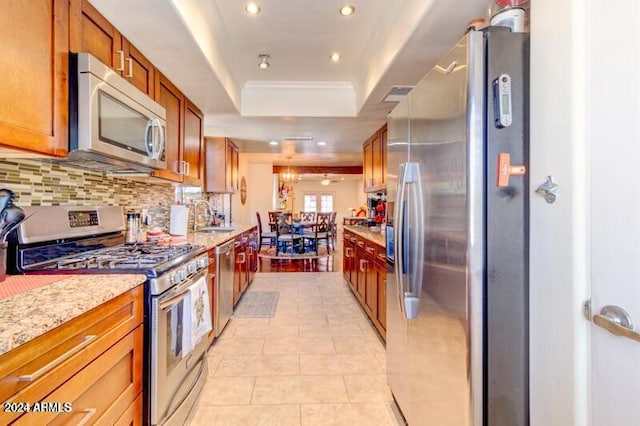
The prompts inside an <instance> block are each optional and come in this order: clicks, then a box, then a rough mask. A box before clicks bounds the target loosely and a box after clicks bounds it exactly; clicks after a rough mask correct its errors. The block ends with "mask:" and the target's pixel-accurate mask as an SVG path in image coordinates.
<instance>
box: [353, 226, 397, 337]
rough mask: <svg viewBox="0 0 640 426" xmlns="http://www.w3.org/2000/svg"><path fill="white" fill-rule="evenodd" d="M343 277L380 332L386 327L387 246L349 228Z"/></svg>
mask: <svg viewBox="0 0 640 426" xmlns="http://www.w3.org/2000/svg"><path fill="white" fill-rule="evenodd" d="M343 244H344V245H343V247H344V253H343V264H342V268H343V271H342V273H343V276H344V279H345V281H347V283H348V284H349V287H350V288H351V291H352V292H353V294H354V296H355V297H356V299H358V302H360V305H362V308H363V309H364V310H365V312H366V313H367V315H368V316H369V318H370V319H371V321H372V322H373V324H374V325H375V327H376V329H377V330H378V332H379V333H380V335H381V336H382V337H383V338H384V337H385V335H386V329H387V288H386V283H387V261H386V255H385V249H384V247H382V246H379V245H375V244H373V243H372V242H370V241H367V240H364V239H363V238H361V237H359V236H357V235H356V234H354V233H353V232H351V231H349V230H346V229H345V232H344V240H343Z"/></svg>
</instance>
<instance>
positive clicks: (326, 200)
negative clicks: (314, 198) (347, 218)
mask: <svg viewBox="0 0 640 426" xmlns="http://www.w3.org/2000/svg"><path fill="white" fill-rule="evenodd" d="M332 211H333V195H332V194H322V195H320V213H331V212H332Z"/></svg>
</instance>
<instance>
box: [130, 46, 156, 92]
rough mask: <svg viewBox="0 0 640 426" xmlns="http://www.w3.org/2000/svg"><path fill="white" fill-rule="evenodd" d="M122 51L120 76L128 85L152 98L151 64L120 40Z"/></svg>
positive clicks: (138, 52) (152, 79) (136, 50)
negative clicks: (122, 61)
mask: <svg viewBox="0 0 640 426" xmlns="http://www.w3.org/2000/svg"><path fill="white" fill-rule="evenodd" d="M122 51H123V54H124V70H123V71H122V76H123V77H124V78H125V79H126V80H127V81H128V82H129V83H131V84H133V85H134V86H136V87H137V88H138V89H140V90H141V91H142V92H144V93H146V94H147V95H148V96H150V97H152V98H153V94H154V83H155V78H154V77H155V76H154V73H155V68H154V67H153V64H152V63H151V61H149V60H148V59H147V58H145V57H144V55H143V54H142V53H140V51H139V50H138V49H136V47H135V46H134V45H132V44H131V43H130V42H129V40H127V39H125V38H123V39H122Z"/></svg>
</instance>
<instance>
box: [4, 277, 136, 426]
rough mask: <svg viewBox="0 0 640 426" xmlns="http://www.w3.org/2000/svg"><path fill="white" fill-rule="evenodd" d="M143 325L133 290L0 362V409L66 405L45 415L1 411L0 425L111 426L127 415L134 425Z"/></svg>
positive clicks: (9, 354)
mask: <svg viewBox="0 0 640 426" xmlns="http://www.w3.org/2000/svg"><path fill="white" fill-rule="evenodd" d="M142 321H143V286H138V287H136V288H134V289H132V290H130V291H129V292H127V293H124V294H122V295H120V296H117V297H116V298H114V299H111V300H109V301H108V302H105V303H103V304H102V305H100V306H98V307H96V308H94V309H92V310H90V311H89V312H87V313H85V314H83V315H80V316H79V317H77V318H74V319H72V320H70V321H68V322H66V323H64V324H62V325H60V326H58V327H56V328H54V329H53V330H51V331H49V332H48V333H45V334H44V335H42V336H39V337H36V338H35V339H33V340H31V341H29V342H28V343H25V344H24V345H22V346H19V347H17V348H15V349H13V350H12V351H9V352H7V353H5V354H3V355H2V356H0V400H1V401H3V402H4V403H7V404H11V403H27V402H28V403H31V404H33V403H35V402H54V403H55V402H60V403H70V406H68V405H65V406H61V407H57V406H53V407H52V408H53V409H51V410H50V412H39V413H34V412H31V413H26V414H22V413H11V412H7V411H6V410H5V411H2V412H0V424H9V423H13V422H15V424H77V423H80V422H82V421H83V419H85V420H86V423H87V424H105V425H106V424H109V425H111V424H116V423H117V422H118V421H119V420H120V419H125V418H123V415H125V413H127V412H131V413H133V414H132V416H133V417H132V419H133V420H135V422H140V421H141V419H142V409H141V407H140V408H136V404H137V403H136V400H137V399H138V398H141V395H142V362H143V361H142V360H143V354H142V351H143V326H142ZM132 405H133V407H132ZM69 409H70V411H69ZM60 411H63V412H60ZM64 411H68V412H64ZM135 422H134V423H133V424H137V423H135ZM123 424H130V423H127V422H125V423H123Z"/></svg>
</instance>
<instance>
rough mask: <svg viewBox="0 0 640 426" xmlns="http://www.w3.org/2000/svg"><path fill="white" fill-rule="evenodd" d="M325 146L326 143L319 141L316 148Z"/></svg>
mask: <svg viewBox="0 0 640 426" xmlns="http://www.w3.org/2000/svg"><path fill="white" fill-rule="evenodd" d="M326 144H327V143H326V142H324V141H320V142H318V146H325V145H326Z"/></svg>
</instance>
